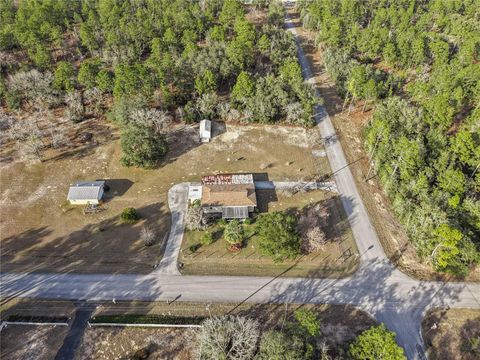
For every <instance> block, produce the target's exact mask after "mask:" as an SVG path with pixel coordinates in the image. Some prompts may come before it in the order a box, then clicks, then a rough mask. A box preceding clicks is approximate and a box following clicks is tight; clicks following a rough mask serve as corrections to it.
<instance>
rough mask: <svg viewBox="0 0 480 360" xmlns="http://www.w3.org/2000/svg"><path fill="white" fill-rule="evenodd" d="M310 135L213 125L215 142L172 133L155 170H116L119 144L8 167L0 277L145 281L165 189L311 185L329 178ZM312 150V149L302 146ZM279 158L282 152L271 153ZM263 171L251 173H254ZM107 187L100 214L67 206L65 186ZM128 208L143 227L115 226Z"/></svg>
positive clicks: (161, 229) (166, 216) (154, 256)
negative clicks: (215, 177) (145, 237)
mask: <svg viewBox="0 0 480 360" xmlns="http://www.w3.org/2000/svg"><path fill="white" fill-rule="evenodd" d="M313 131H316V130H305V129H302V128H295V127H277V126H236V125H227V126H226V128H225V125H224V124H223V123H217V124H215V127H214V132H215V135H216V136H215V137H214V138H213V141H212V142H211V143H209V144H200V143H199V141H198V136H197V128H196V127H192V126H185V125H176V126H175V127H174V128H173V129H172V131H171V133H170V139H169V143H170V148H171V149H170V152H169V154H168V156H167V158H166V159H165V160H164V161H163V163H162V164H161V165H160V166H159V168H157V169H153V170H142V169H135V168H125V167H123V166H121V165H120V162H119V158H120V155H121V151H120V148H119V143H118V140H116V137H113V140H112V141H111V142H110V143H108V144H106V145H99V146H96V147H91V148H88V149H83V150H82V151H71V152H66V153H61V154H57V156H56V157H55V158H51V159H50V160H47V161H44V162H41V163H36V164H26V163H10V164H7V165H3V167H2V169H1V172H0V184H1V197H0V212H1V213H2V218H1V222H0V233H1V240H0V245H1V247H2V254H1V268H2V271H29V272H31V271H55V272H102V273H147V272H149V271H151V269H152V268H153V266H154V265H155V264H156V263H157V262H158V261H159V259H160V258H161V255H162V248H161V246H160V241H157V242H156V244H155V245H153V246H151V247H145V246H144V245H143V243H142V241H141V239H140V231H141V228H142V227H143V225H145V224H146V225H148V226H149V227H150V228H152V229H154V230H155V232H156V233H157V234H158V239H159V240H161V239H163V236H164V235H165V234H166V233H167V232H168V230H169V226H170V213H169V209H168V206H167V203H166V201H167V192H168V189H169V188H170V187H171V186H172V185H173V184H175V183H179V182H184V181H198V180H199V178H200V176H201V175H206V174H211V173H216V172H261V173H265V174H264V176H266V177H268V178H270V179H277V180H278V179H282V180H285V179H292V180H295V179H311V178H314V177H317V176H321V175H322V174H325V173H327V172H329V168H328V164H326V163H325V162H324V160H325V159H324V158H319V157H315V156H313V155H312V153H311V150H312V149H313V148H314V147H315V148H318V146H319V145H316V144H315V134H314V133H312V132H313ZM310 144H313V145H314V147H312V146H310ZM279 149H281V151H279ZM267 162H268V163H269V164H270V166H269V168H268V169H266V170H265V171H261V170H260V166H261V164H263V163H267ZM92 179H93V180H94V179H111V180H110V181H109V183H110V185H111V190H110V191H109V192H108V193H107V198H106V204H105V208H106V210H105V211H103V212H100V213H98V214H91V215H84V214H83V211H82V210H83V209H82V208H78V207H71V206H68V205H66V194H67V191H68V186H69V184H71V183H73V182H75V181H78V180H92ZM125 207H135V208H136V209H137V210H138V211H139V213H140V215H141V216H142V220H141V221H139V222H138V223H137V224H135V225H133V226H132V225H126V224H122V223H120V221H119V218H118V217H119V214H120V212H121V210H122V209H123V208H125Z"/></svg>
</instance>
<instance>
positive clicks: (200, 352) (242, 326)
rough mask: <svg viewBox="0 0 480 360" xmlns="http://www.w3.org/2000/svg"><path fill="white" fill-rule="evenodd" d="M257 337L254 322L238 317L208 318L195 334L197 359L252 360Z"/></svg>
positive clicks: (257, 332)
mask: <svg viewBox="0 0 480 360" xmlns="http://www.w3.org/2000/svg"><path fill="white" fill-rule="evenodd" d="M259 335H260V331H259V329H258V322H257V321H255V320H252V319H247V318H245V317H240V316H223V317H212V318H209V319H207V320H205V321H204V322H203V327H202V328H200V329H199V330H198V332H197V339H196V340H197V346H196V349H197V358H198V359H252V358H253V356H254V354H255V350H256V348H257V342H258V338H259Z"/></svg>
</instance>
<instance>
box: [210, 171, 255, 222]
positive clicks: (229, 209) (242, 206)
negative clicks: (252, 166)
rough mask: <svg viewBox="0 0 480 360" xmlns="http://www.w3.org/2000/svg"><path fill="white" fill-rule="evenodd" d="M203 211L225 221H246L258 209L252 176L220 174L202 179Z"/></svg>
mask: <svg viewBox="0 0 480 360" xmlns="http://www.w3.org/2000/svg"><path fill="white" fill-rule="evenodd" d="M201 204H202V209H203V211H204V213H205V214H221V216H222V218H224V219H246V218H248V217H249V214H250V213H252V212H253V211H254V210H255V208H256V207H257V196H256V193H255V183H254V182H253V175H252V174H219V175H209V176H204V177H202V194H201Z"/></svg>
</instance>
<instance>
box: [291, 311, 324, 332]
mask: <svg viewBox="0 0 480 360" xmlns="http://www.w3.org/2000/svg"><path fill="white" fill-rule="evenodd" d="M294 315H295V319H297V321H298V323H299V324H300V326H301V327H302V328H303V329H305V330H306V332H307V333H308V334H309V335H310V336H318V335H320V321H319V320H318V319H317V316H316V315H315V313H314V312H313V311H312V310H309V309H298V310H295V313H294Z"/></svg>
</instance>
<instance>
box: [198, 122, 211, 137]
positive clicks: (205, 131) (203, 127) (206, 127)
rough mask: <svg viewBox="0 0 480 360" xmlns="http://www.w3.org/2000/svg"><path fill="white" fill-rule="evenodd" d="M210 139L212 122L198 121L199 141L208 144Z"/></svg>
mask: <svg viewBox="0 0 480 360" xmlns="http://www.w3.org/2000/svg"><path fill="white" fill-rule="evenodd" d="M211 138H212V122H211V121H210V120H202V121H200V141H201V142H210V139H211Z"/></svg>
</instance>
